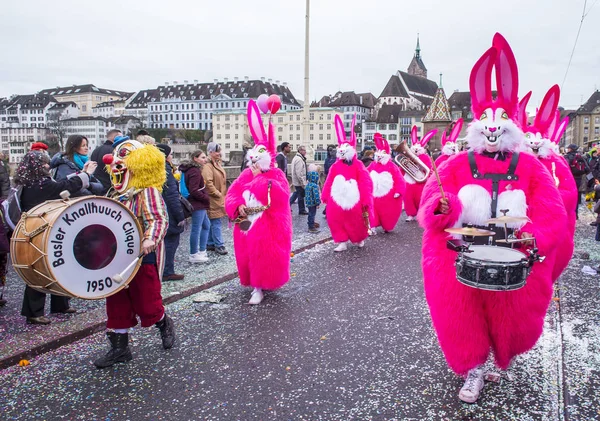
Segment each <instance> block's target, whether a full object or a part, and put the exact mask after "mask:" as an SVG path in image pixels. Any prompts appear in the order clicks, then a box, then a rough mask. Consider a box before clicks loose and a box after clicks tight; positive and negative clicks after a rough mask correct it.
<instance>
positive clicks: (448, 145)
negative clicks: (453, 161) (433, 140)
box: [435, 118, 463, 167]
mask: <svg viewBox="0 0 600 421" xmlns="http://www.w3.org/2000/svg"><path fill="white" fill-rule="evenodd" d="M462 127H463V119H462V118H459V119H458V120H456V123H454V127H452V130H451V131H450V135H449V136H446V132H445V131H444V133H442V154H441V155H440V156H438V157H437V159H436V160H435V166H436V167H439V166H440V165H442V164H443V163H444V162H446V161H447V160H448V158H450V157H451V156H453V155H455V154H456V153H457V152H458V145H457V143H456V141H457V140H458V135H460V131H461V130H462Z"/></svg>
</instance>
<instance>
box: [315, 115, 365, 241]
mask: <svg viewBox="0 0 600 421" xmlns="http://www.w3.org/2000/svg"><path fill="white" fill-rule="evenodd" d="M355 123H356V116H354V118H353V119H352V131H351V135H350V139H349V140H348V139H346V132H345V130H344V123H343V122H342V119H341V118H340V116H339V115H336V116H335V130H336V133H337V137H338V144H339V147H338V150H337V158H338V159H337V161H336V162H335V163H334V164H333V165H332V166H331V168H330V169H329V174H328V175H327V180H325V185H323V192H322V193H321V200H322V201H323V203H326V204H327V211H326V212H327V224H328V225H329V229H330V230H331V236H332V237H333V241H334V242H336V243H338V246H337V247H336V248H335V251H344V250H346V249H347V244H346V243H347V241H348V240H350V241H351V242H353V243H354V244H357V245H358V246H359V247H362V246H363V245H364V240H365V239H366V238H367V236H368V235H369V234H368V227H367V224H366V221H365V219H364V218H363V212H365V211H367V212H370V211H371V210H372V208H373V182H372V181H371V177H369V172H368V171H367V169H366V168H365V166H364V165H363V163H362V162H361V161H359V160H358V159H356V149H355V147H356V135H355V134H354V125H355Z"/></svg>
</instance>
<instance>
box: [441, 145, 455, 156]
mask: <svg viewBox="0 0 600 421" xmlns="http://www.w3.org/2000/svg"><path fill="white" fill-rule="evenodd" d="M455 153H456V143H454V142H446V144H445V145H444V146H443V147H442V154H444V155H448V156H451V155H454V154H455Z"/></svg>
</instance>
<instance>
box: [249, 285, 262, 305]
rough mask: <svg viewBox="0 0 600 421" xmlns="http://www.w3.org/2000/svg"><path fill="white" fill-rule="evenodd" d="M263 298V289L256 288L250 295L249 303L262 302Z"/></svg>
mask: <svg viewBox="0 0 600 421" xmlns="http://www.w3.org/2000/svg"><path fill="white" fill-rule="evenodd" d="M263 298H265V294H264V293H263V292H262V289H260V288H254V291H252V296H251V297H250V301H248V304H260V303H261V301H262V300H263Z"/></svg>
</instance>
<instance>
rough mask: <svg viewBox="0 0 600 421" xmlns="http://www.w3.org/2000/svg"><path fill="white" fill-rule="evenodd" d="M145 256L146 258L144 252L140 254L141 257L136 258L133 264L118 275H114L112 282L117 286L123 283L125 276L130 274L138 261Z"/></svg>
mask: <svg viewBox="0 0 600 421" xmlns="http://www.w3.org/2000/svg"><path fill="white" fill-rule="evenodd" d="M144 256H145V255H144V252H142V253H140V255H139V256H138V257H136V258H135V260H134V261H133V262H131V263H130V264H129V265H127V267H126V268H125V269H124V270H123V271H122V272H121V273H117V274H116V275H114V276H113V277H112V280H113V281H115V282H116V283H117V284H120V283H121V282H123V276H125V273H127V272H129V271H130V270H131V268H132V267H134V266H135V265H136V264H137V262H138V260H140V259H141V258H142V257H144Z"/></svg>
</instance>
